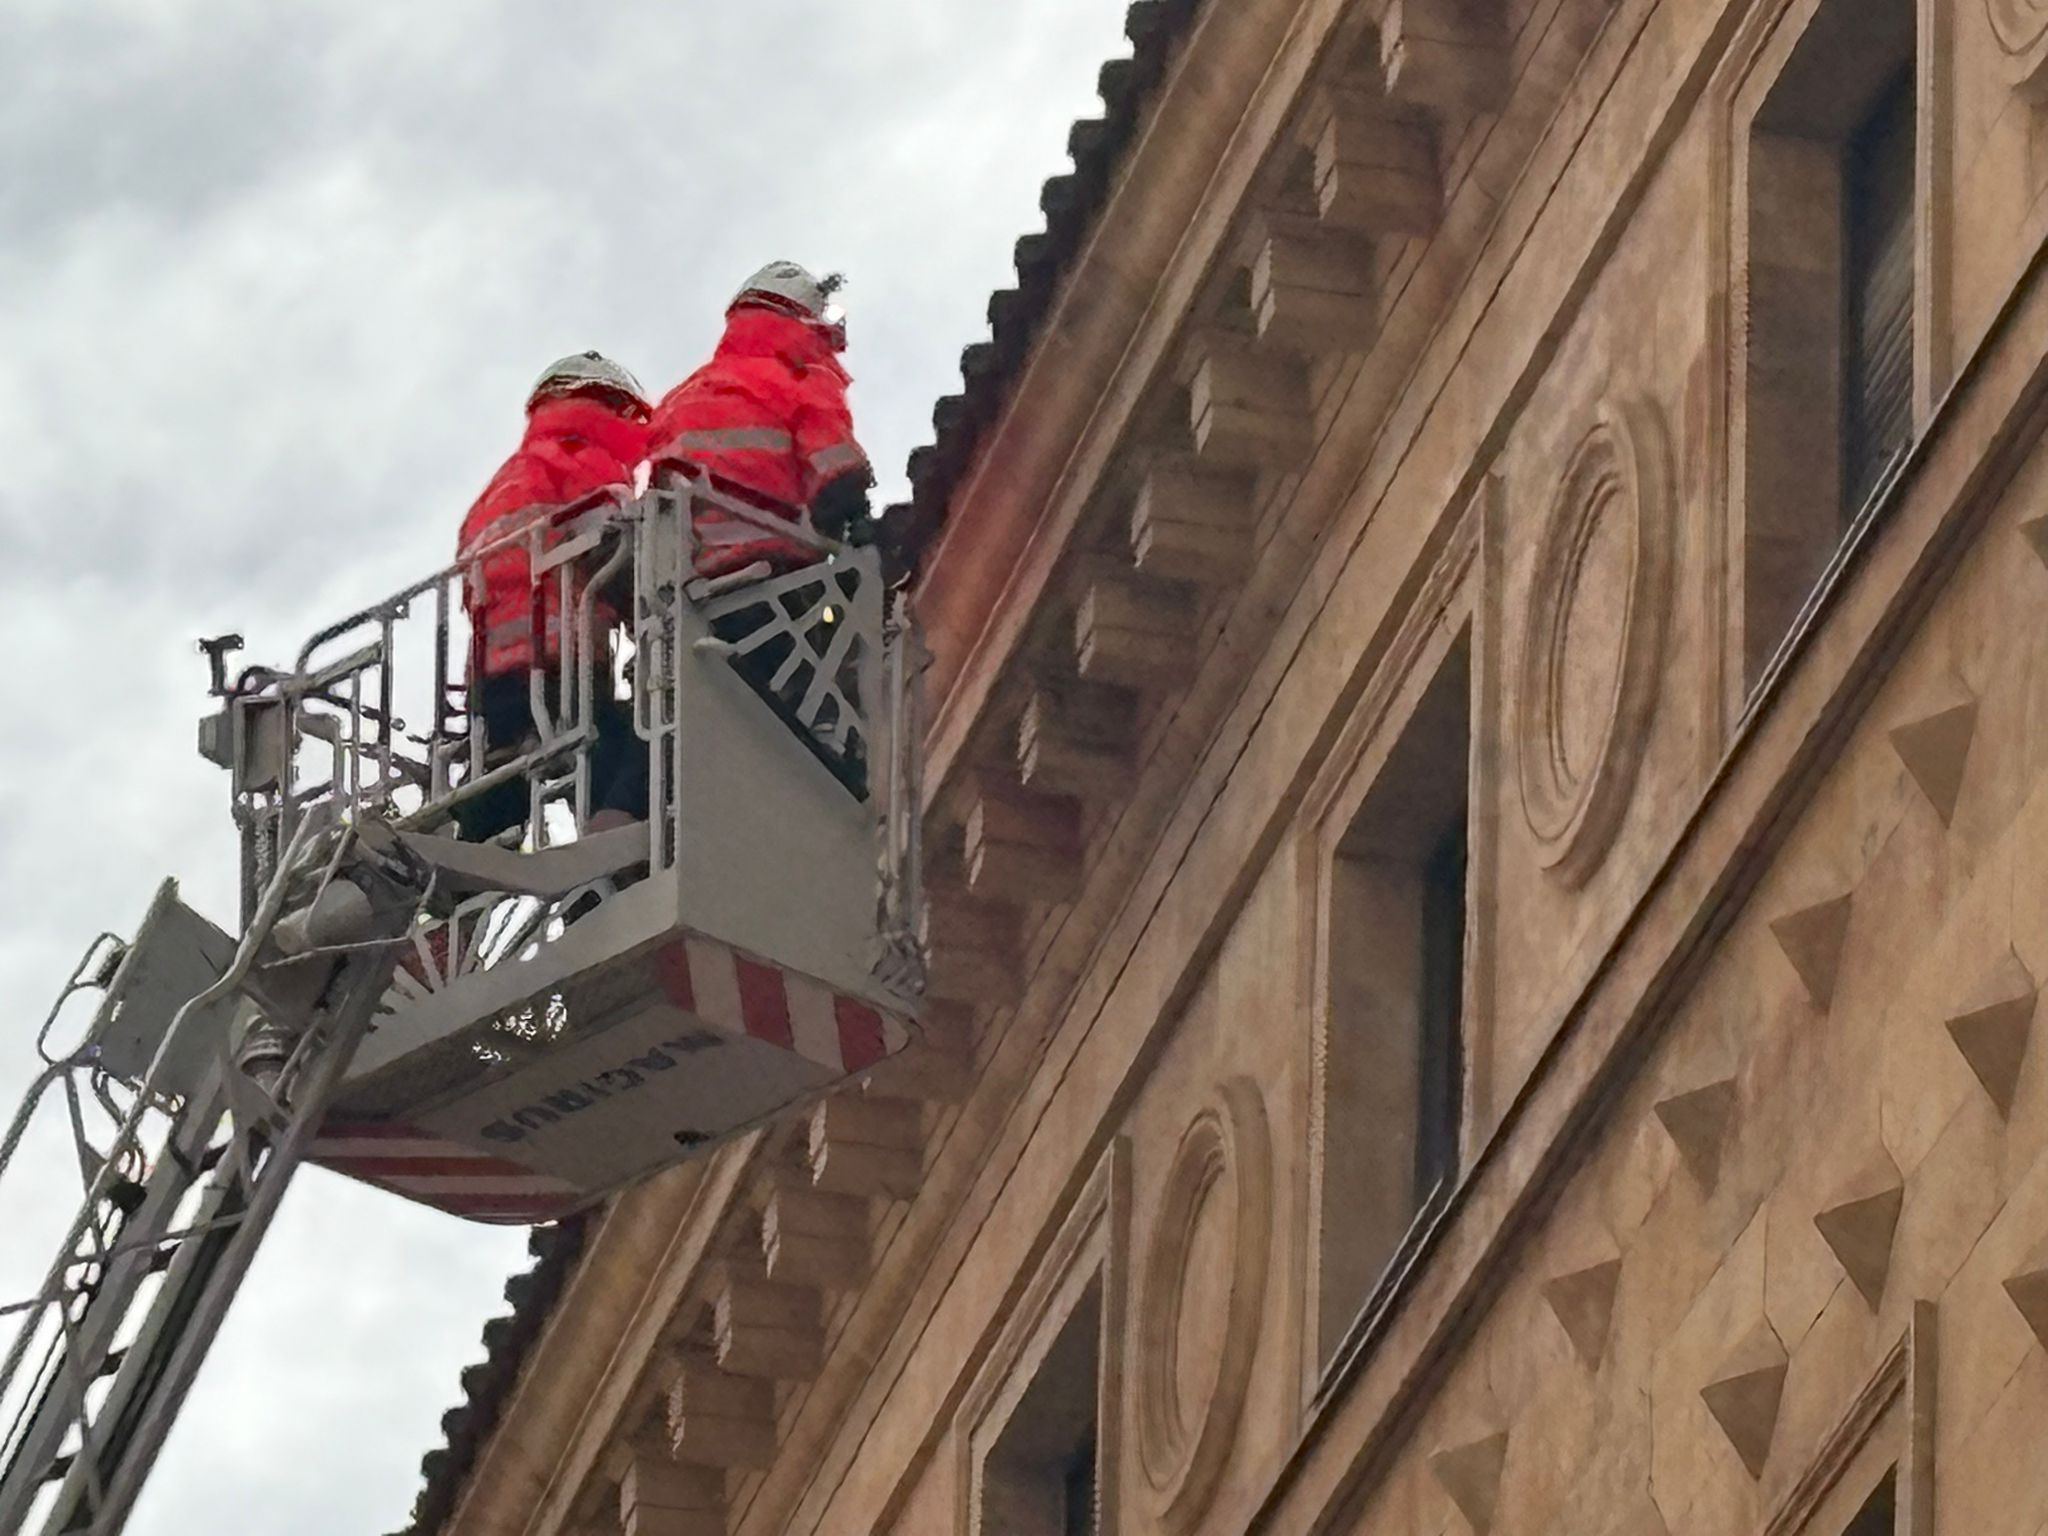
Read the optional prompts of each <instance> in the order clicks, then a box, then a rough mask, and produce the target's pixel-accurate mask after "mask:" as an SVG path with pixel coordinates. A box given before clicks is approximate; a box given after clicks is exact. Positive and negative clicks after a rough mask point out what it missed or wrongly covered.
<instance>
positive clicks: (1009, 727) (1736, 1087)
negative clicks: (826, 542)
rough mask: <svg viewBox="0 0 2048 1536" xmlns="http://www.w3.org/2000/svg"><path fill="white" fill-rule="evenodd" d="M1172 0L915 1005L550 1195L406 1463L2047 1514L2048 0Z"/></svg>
mask: <svg viewBox="0 0 2048 1536" xmlns="http://www.w3.org/2000/svg"><path fill="white" fill-rule="evenodd" d="M1130 19H1131V33H1132V38H1133V43H1134V55H1135V56H1134V57H1133V58H1132V59H1130V60H1126V61H1121V62H1119V63H1118V64H1115V65H1113V66H1112V67H1111V68H1109V69H1107V70H1105V72H1104V82H1103V83H1104V95H1105V112H1104V116H1103V117H1102V119H1101V120H1099V121H1095V122H1089V123H1083V124H1080V125H1078V126H1077V127H1076V130H1075V134H1074V150H1075V158H1076V168H1075V171H1074V172H1073V173H1072V174H1071V175H1068V176H1063V177H1061V178H1058V179H1057V180H1055V181H1054V182H1052V183H1049V184H1048V186H1047V192H1046V199H1045V204H1046V212H1047V216H1048V228H1047V232H1046V233H1045V234H1043V235H1038V236H1033V237H1030V238H1028V239H1027V240H1025V241H1024V242H1022V243H1020V246H1019V281H1018V286H1017V287H1016V288H1015V289H1013V290H1009V291H1006V292H1004V293H1001V294H998V295H996V297H995V299H994V301H993V302H992V303H991V307H990V308H991V320H992V321H993V338H992V339H991V340H990V341H988V342H985V343H983V344H981V345H979V346H977V347H975V348H971V349H970V350H969V353H968V355H967V357H966V359H965V373H966V378H965V388H964V390H963V392H962V393H961V394H960V395H958V396H954V397H951V398H949V399H948V400H945V401H942V402H941V403H940V406H939V408H938V411H937V412H936V415H935V426H936V429H937V436H936V441H935V443H934V445H933V446H932V447H930V448H928V449H925V450H922V451H921V452H920V454H919V455H918V456H917V458H916V459H915V460H914V461H913V479H914V482H915V485H916V501H915V505H914V507H913V509H912V510H911V512H910V513H909V514H908V515H909V516H910V517H912V518H913V519H914V520H915V521H916V523H917V525H918V526H919V527H920V528H921V529H922V530H923V532H924V533H925V534H926V535H927V537H928V539H929V546H928V550H927V554H926V558H925V562H924V567H923V570H922V573H921V577H920V584H919V588H918V603H919V608H920V612H921V614H922V616H923V620H924V623H925V625H926V628H927V633H928V638H929V639H930V641H931V643H932V645H933V648H934V650H935V653H936V657H937V660H936V662H935V664H934V668H933V671H932V676H931V685H932V698H933V701H934V705H935V710H934V716H933V720H932V726H931V732H930V739H929V753H928V758H929V770H928V771H929V779H930V791H931V799H930V807H929V816H928V847H929V848H930V850H931V851H932V852H931V859H932V868H931V884H932V887H933V891H934V909H933V913H932V935H931V938H932V944H933V951H934V977H933V993H934V997H933V1001H932V1004H931V1007H930V1009H929V1018H928V1026H929V1034H930V1039H929V1042H928V1046H927V1048H926V1049H925V1050H923V1051H921V1052H920V1053H919V1054H918V1055H916V1056H915V1057H913V1058H910V1059H906V1060H905V1061H903V1062H900V1063H896V1064H892V1065H891V1066H890V1067H889V1068H887V1069H885V1070H884V1071H883V1072H882V1073H879V1074H878V1075H877V1076H876V1078H875V1079H874V1080H873V1081H871V1082H870V1083H868V1084H867V1085H866V1086H865V1088H864V1089H863V1090H862V1091H860V1092H858V1093H853V1094H848V1095H843V1096H841V1097H839V1098H835V1099H833V1100H831V1101H829V1102H828V1103H827V1104H825V1105H824V1106H823V1107H822V1108H821V1109H820V1110H818V1112H817V1113H816V1114H815V1115H814V1116H812V1117H810V1118H808V1119H806V1120H804V1121H803V1122H801V1123H797V1124H792V1125H787V1126H782V1127H778V1128H776V1129H774V1130H772V1131H770V1132H765V1133H762V1134H759V1135H757V1136H755V1137H754V1138H752V1139H751V1140H749V1141H747V1142H746V1143H745V1144H743V1145H740V1146H736V1147H732V1148H728V1149H726V1150H725V1151H724V1152H722V1153H721V1154H720V1155H718V1156H716V1157H715V1158H712V1159H710V1160H708V1161H707V1162H704V1163H702V1164H700V1165H695V1166H691V1167H688V1168H684V1169H679V1170H676V1171H674V1172H672V1173H670V1174H668V1175H666V1176H664V1177H662V1178H660V1179H657V1180H655V1181H653V1182H651V1183H649V1184H648V1185H646V1186H644V1187H641V1188H638V1189H636V1190H633V1191H631V1192H630V1193H628V1194H627V1195H625V1196H624V1197H622V1198H621V1199H619V1200H617V1201H616V1202H615V1203H614V1204H613V1205H612V1206H611V1207H610V1208H608V1209H607V1210H606V1211H604V1212H603V1213H602V1214H601V1215H599V1216H597V1217H594V1218H592V1219H590V1220H589V1221H588V1222H587V1223H585V1224H584V1226H583V1227H581V1228H580V1229H578V1230H576V1231H574V1232H568V1233H562V1234H556V1235H549V1234H542V1235H541V1236H540V1237H539V1238H537V1242H536V1247H537V1250H538V1251H539V1252H540V1254H541V1258H540V1262H539V1264H538V1266H537V1268H536V1271H535V1273H534V1274H533V1275H532V1276H530V1277H525V1278H523V1279H521V1280H519V1281H516V1282H515V1283H514V1285H513V1287H511V1288H510V1291H509V1296H510V1299H511V1300H513V1301H514V1303H515V1309H514V1314H513V1316H512V1317H511V1318H509V1319H505V1320H501V1321H500V1322H499V1323H496V1324H494V1325H493V1328H494V1329H495V1330H496V1333H495V1335H494V1336H493V1335H490V1334H487V1341H488V1342H489V1343H490V1344H491V1358H490V1360H489V1361H487V1362H486V1364H484V1365H482V1366H479V1367H477V1368H476V1370H475V1371H474V1372H472V1373H471V1375H470V1376H469V1377H467V1378H465V1386H466V1388H467V1389H468V1398H469V1400H468V1402H467V1403H466V1404H465V1405H464V1406H463V1407H462V1408H460V1409H458V1410H456V1411H455V1412H454V1413H453V1414H451V1416H450V1420H449V1423H448V1428H449V1431H450V1443H449V1445H448V1446H446V1447H444V1448H443V1449H442V1450H440V1451H437V1452H436V1453H435V1454H434V1455H433V1456H432V1457H430V1458H429V1466H428V1472H429V1486H428V1489H427V1493H426V1495H425V1496H424V1497H423V1500H422V1508H421V1516H420V1525H419V1527H418V1529H420V1530H422V1531H424V1530H429V1529H431V1530H434V1531H437V1532H442V1533H446V1536H514V1533H519V1536H598V1533H604V1536H713V1533H719V1536H722V1533H727V1532H731V1533H736V1536H784V1533H787V1536H870V1533H873V1536H970V1533H990V1536H994V1533H1002V1536H1070V1533H1079V1532H1083V1531H1095V1532H1099V1533H1101V1536H1138V1533H1146V1536H1149V1533H1154V1532H1160V1533H1166V1536H1196V1533H1203V1536H1207V1533H1216V1536H1222V1533H1239V1532H1257V1533H1271V1536H1311V1533H1317V1536H1320V1533H1330V1536H1349V1533H1364V1532H1370V1533H1373V1536H1439V1533H1446V1532H1451V1533H1464V1532H1468V1531H1469V1532H1473V1533H1479V1536H1511V1533H1512V1536H1539V1533H1559V1536H1562V1533H1567V1532H1569V1533H1585V1536H1610V1533H1612V1536H1651V1533H1660V1532H1669V1533H1674V1536H1711V1533H1738V1532H1739V1533H1750V1532H1769V1533H1772V1536H1808V1533H1810V1536H1847V1533H1854V1536H1870V1533H1875V1532H1879V1531H1887V1532H1897V1533H1899V1536H1936V1533H1940V1536H2002V1533H2011V1536H2035V1533H2037V1532H2040V1531H2043V1530H2048V1453H2044V1449H2043V1447H2044V1443H2048V1049H2043V1048H2042V1047H2041V1046H2040V1045H2037V1044H2035V1043H2034V1041H2033V1038H2032V1037H2033V1034H2034V1032H2035V1024H2034V1015H2035V1012H2036V994H2037V990H2038V985H2039V978H2042V977H2044V976H2048V860H2042V859H2041V858H2040V857H2039V853H2038V850H2039V849H2040V848H2042V847H2043V846H2044V845H2048V774H2044V770H2048V454H2044V452H2043V450H2042V448H2041V446H2040V442H2041V426H2042V420H2043V411H2044V406H2048V400H2044V394H2048V388H2044V386H2048V362H2044V359H2048V278H2044V275H2043V272H2042V261H2041V251H2042V242H2043V236H2044V233H2048V204H2044V202H2043V200H2042V198H2041V196H2040V194H2041V191H2042V189H2043V186H2044V184H2048V0H1143V3H1140V4H1138V5H1136V6H1134V7H1133V8H1132V10H1131V18H1130ZM2029 849H2033V850H2036V852H2034V853H2031V854H2030V853H2029V852H2028V850H2029Z"/></svg>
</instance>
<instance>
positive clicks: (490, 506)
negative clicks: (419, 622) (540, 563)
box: [457, 396, 647, 677]
mask: <svg viewBox="0 0 2048 1536" xmlns="http://www.w3.org/2000/svg"><path fill="white" fill-rule="evenodd" d="M646 452H647V427H646V425H645V424H644V423H642V422H637V421H630V420H628V419H626V418H625V417H622V416H620V415H618V414H617V413H616V412H614V411H612V410H611V409H610V408H609V407H607V406H605V405H602V404H600V403H599V402H597V401H595V400H589V399H583V398H579V397H576V396H570V397H568V398H566V399H560V398H558V399H547V400H543V401H541V402H540V403H539V404H538V405H536V406H535V407H534V408H533V410H532V412H531V413H530V414H529V415H528V417H527V423H526V436H525V437H524V438H523V439H522V440H521V441H520V444H519V451H518V452H517V453H515V454H513V455H512V457H511V458H509V459H507V460H506V461H505V463H504V465H503V467H502V468H500V469H499V471H498V472H497V474H496V475H494V476H492V478H491V483H490V484H489V485H488V486H486V487H485V488H484V493H483V495H481V496H479V497H478V498H477V500H476V505H475V506H473V507H471V508H470V509H469V515H468V516H467V517H465V518H463V520H462V536H461V539H460V540H459V542H458V545H457V553H458V555H465V554H468V553H469V552H470V551H471V550H474V549H476V548H478V547H480V546H481V545H483V544H485V543H487V542H489V541H490V540H491V539H493V538H495V537H498V536H500V535H502V534H506V533H509V532H511V530H513V529H514V528H517V527H518V526H519V525H520V524H521V523H522V522H524V521H526V520H527V519H529V518H531V517H534V516H536V515H538V513H539V511H540V509H541V508H543V507H552V506H563V505H566V504H568V503H570V502H574V501H579V500H581V499H582V498H583V497H585V496H588V495H590V494H592V493H593V492H595V491H601V490H604V489H605V488H606V487H608V486H614V485H630V484H631V483H632V480H633V470H634V467H635V466H636V465H638V464H639V462H640V460H641V459H642V458H644V457H645V456H646ZM559 586H560V583H559V582H557V581H555V580H548V581H545V582H543V583H542V584H541V587H540V589H539V591H538V592H536V591H535V589H534V585H533V577H532V573H531V570H530V566H529V562H528V560H527V557H526V543H525V541H524V540H514V541H513V542H512V543H511V544H510V545H508V546H506V547H505V548H503V549H500V550H497V551H495V552H494V553H492V554H490V555H488V556H486V557H485V558H484V560H483V561H482V562H481V564H480V566H479V567H478V568H477V569H473V570H472V571H471V572H470V573H469V577H468V580H467V581H466V582H465V583H464V588H463V605H464V606H465V607H466V608H467V609H468V610H469V622H470V630H471V633H472V635H473V637H474V651H473V656H472V662H471V667H472V672H473V673H474V674H475V675H478V676H484V677H497V676H501V675H502V674H504V673H507V672H513V671H524V670H526V669H527V668H529V667H531V666H533V665H534V662H535V659H536V653H535V651H534V645H533V640H534V635H535V633H536V631H538V632H539V634H540V635H541V637H542V646H541V650H540V653H539V654H540V656H542V657H544V658H545V659H547V660H549V661H552V660H554V659H555V658H556V656H557V655H559V653H560V636H561V627H562V616H561V612H560V609H561V599H560V596H559ZM600 621H601V622H604V623H609V622H611V621H612V616H611V615H610V614H609V613H605V614H601V615H600Z"/></svg>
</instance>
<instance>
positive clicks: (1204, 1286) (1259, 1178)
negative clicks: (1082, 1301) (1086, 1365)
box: [1136, 1077, 1273, 1532]
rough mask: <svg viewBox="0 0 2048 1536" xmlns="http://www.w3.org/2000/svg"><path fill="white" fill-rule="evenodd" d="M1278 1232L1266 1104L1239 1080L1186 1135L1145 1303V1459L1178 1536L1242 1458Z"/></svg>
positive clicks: (1149, 1261) (1146, 1275) (1141, 1341)
mask: <svg viewBox="0 0 2048 1536" xmlns="http://www.w3.org/2000/svg"><path fill="white" fill-rule="evenodd" d="M1272 1232H1273V1173H1272V1139H1271V1136H1270V1134H1269V1132H1268V1130H1267V1125H1266V1109H1265V1104H1264V1102H1263V1100H1262V1099H1261V1098H1260V1095H1259V1089H1258V1085H1257V1084H1255V1083H1254V1082H1252V1080H1251V1079H1250V1078H1246V1077H1237V1078H1232V1079H1231V1080H1230V1081H1229V1082H1227V1083H1225V1084H1224V1085H1223V1090H1222V1093H1221V1094H1220V1096H1219V1099H1218V1101H1217V1102H1215V1103H1212V1104H1211V1105H1209V1106H1208V1107H1207V1108H1205V1109H1204V1110H1203V1111H1202V1112H1201V1113H1200V1114H1199V1115H1197V1116H1196V1117H1195V1119H1194V1121H1193V1122H1192V1123H1191V1124H1190V1125H1189V1126H1188V1128H1187V1130H1186V1131H1185V1132H1184V1133H1183V1134H1182V1136H1181V1140H1180V1146H1179V1149H1178V1150H1177V1151H1176V1153H1175V1154H1174V1160H1173V1167H1172V1169H1171V1171H1170V1172H1169V1173H1168V1174H1167V1177H1166V1187H1165V1194H1164V1197H1163V1200H1162V1203H1161V1206H1160V1211H1159V1216H1158V1219H1157V1222H1156V1224H1155V1226H1154V1229H1153V1232H1152V1239H1151V1245H1150V1249H1149V1251H1148V1254H1147V1257H1146V1260H1145V1268H1144V1272H1143V1278H1142V1281H1141V1287H1140V1290H1139V1293H1138V1319H1139V1323H1138V1330H1139V1331H1138V1361H1137V1373H1136V1374H1137V1424H1138V1452H1139V1460H1140V1462H1141V1463H1142V1465H1143V1467H1144V1471H1145V1479H1146V1481H1147V1482H1148V1483H1149V1484H1150V1485H1151V1490H1152V1493H1153V1496H1154V1498H1155V1500H1156V1507H1157V1509H1158V1511H1159V1518H1160V1522H1161V1524H1162V1526H1163V1527H1164V1528H1165V1529H1166V1530H1168V1531H1170V1532H1180V1531H1185V1530H1188V1529H1190V1528H1191V1527H1192V1526H1193V1525H1194V1524H1195V1523H1196V1521H1198V1520H1199V1519H1200V1517H1201V1515H1202V1513H1203V1511H1204V1510H1205V1509H1206V1508H1207V1507H1208V1504H1209V1500H1210V1498H1211V1496H1212V1495H1213V1494H1214V1493H1215V1491H1216V1487H1217V1485H1218V1483H1219V1482H1220V1480H1221V1478H1222V1475H1223V1470H1224V1467H1225V1465H1226V1464H1227V1463H1228V1461H1229V1459H1230V1451H1231V1446H1232V1445H1233V1443H1234V1442H1235V1440H1236V1438H1237V1424H1238V1418H1239V1415H1240V1414H1241V1413H1242V1412H1243V1410H1244V1400H1245V1391H1246V1388H1247V1387H1248V1386H1249V1384H1250V1380H1251V1368H1252V1359H1253V1356H1254V1354H1255V1353H1256V1352H1257V1349H1258V1342H1259V1325H1260V1319H1261V1317H1262V1315H1263V1311H1264V1306H1265V1295H1266V1270H1267V1264H1268V1259H1269V1254H1270V1249H1271V1247H1272ZM1205 1301H1206V1302H1213V1303H1215V1304H1216V1310H1215V1311H1214V1312H1211V1311H1209V1310H1208V1309H1207V1308H1206V1307H1205V1306H1204V1305H1203V1304H1204V1302H1205ZM1191 1345H1192V1346H1193V1347H1190V1346H1191ZM1212 1362H1213V1363H1212Z"/></svg>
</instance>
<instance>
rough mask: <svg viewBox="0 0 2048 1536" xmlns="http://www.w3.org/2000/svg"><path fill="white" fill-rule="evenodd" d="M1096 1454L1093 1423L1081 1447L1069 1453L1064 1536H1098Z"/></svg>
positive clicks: (1065, 1479)
mask: <svg viewBox="0 0 2048 1536" xmlns="http://www.w3.org/2000/svg"><path fill="white" fill-rule="evenodd" d="M1095 1450H1096V1447H1095V1424H1094V1422H1093V1421H1092V1420H1091V1421H1090V1422H1089V1424H1088V1427H1087V1429H1086V1430H1084V1431H1083V1432H1082V1437H1081V1441H1080V1443H1079V1444H1078V1445H1076V1446H1075V1447H1074V1449H1073V1450H1072V1451H1070V1452H1068V1453H1067V1466H1066V1474H1065V1478H1064V1494H1065V1498H1064V1501H1063V1503H1064V1510H1065V1512H1064V1517H1063V1518H1062V1520H1061V1522H1060V1530H1061V1536H1095Z"/></svg>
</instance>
